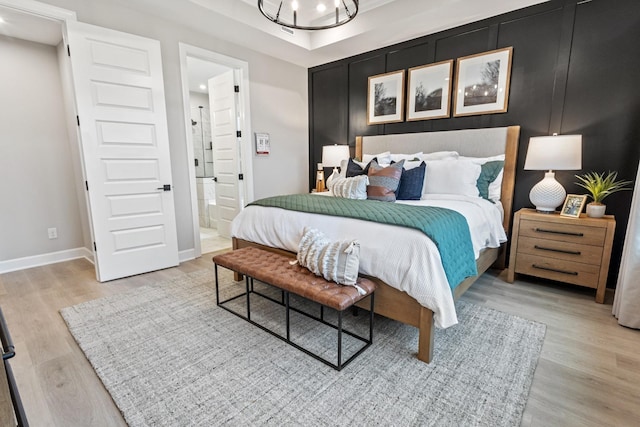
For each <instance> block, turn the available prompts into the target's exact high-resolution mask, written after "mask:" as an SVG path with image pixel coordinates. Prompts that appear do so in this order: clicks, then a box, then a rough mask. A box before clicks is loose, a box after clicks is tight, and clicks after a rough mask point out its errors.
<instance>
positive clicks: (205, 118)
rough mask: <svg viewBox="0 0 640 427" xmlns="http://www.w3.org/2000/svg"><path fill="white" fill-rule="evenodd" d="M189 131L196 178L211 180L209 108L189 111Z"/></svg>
mask: <svg viewBox="0 0 640 427" xmlns="http://www.w3.org/2000/svg"><path fill="white" fill-rule="evenodd" d="M191 131H192V137H193V138H192V139H193V154H194V157H195V158H194V162H195V167H196V178H213V176H214V175H213V142H212V139H211V116H210V115H209V107H204V106H202V105H201V106H198V107H194V108H192V109H191Z"/></svg>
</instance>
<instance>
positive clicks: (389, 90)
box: [367, 70, 404, 125]
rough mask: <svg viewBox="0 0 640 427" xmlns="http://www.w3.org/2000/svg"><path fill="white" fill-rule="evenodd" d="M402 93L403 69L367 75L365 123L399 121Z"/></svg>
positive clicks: (402, 103)
mask: <svg viewBox="0 0 640 427" xmlns="http://www.w3.org/2000/svg"><path fill="white" fill-rule="evenodd" d="M403 94H404V70H400V71H394V72H391V73H386V74H378V75H376V76H371V77H369V89H368V96H367V124H368V125H375V124H380V123H394V122H401V121H402V120H403V115H404V99H403Z"/></svg>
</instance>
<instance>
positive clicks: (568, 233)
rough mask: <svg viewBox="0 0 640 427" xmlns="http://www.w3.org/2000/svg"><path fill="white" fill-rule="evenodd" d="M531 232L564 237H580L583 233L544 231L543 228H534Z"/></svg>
mask: <svg viewBox="0 0 640 427" xmlns="http://www.w3.org/2000/svg"><path fill="white" fill-rule="evenodd" d="M533 231H537V232H538V233H552V234H564V235H565V236H577V237H582V236H584V233H573V232H571V231H557V230H545V229H544V228H538V227H536V228H534V229H533Z"/></svg>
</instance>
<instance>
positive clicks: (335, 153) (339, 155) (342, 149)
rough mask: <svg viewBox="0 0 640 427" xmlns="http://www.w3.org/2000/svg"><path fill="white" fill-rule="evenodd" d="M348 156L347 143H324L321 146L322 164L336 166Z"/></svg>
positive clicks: (327, 166) (330, 166)
mask: <svg viewBox="0 0 640 427" xmlns="http://www.w3.org/2000/svg"><path fill="white" fill-rule="evenodd" d="M348 158H349V146H348V145H337V144H336V145H325V146H324V147H322V166H324V167H326V168H337V167H338V166H340V162H342V161H343V160H346V159H348Z"/></svg>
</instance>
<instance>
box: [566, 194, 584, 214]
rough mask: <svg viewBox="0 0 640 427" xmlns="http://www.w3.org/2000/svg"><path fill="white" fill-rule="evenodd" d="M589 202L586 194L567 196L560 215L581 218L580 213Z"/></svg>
mask: <svg viewBox="0 0 640 427" xmlns="http://www.w3.org/2000/svg"><path fill="white" fill-rule="evenodd" d="M586 201H587V195H586V194H567V198H566V199H565V200H564V205H562V210H561V211H560V215H562V216H570V217H573V218H580V213H581V212H582V208H583V207H584V205H585V203H586Z"/></svg>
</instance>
